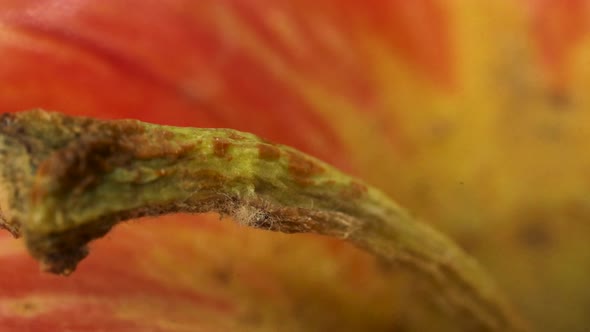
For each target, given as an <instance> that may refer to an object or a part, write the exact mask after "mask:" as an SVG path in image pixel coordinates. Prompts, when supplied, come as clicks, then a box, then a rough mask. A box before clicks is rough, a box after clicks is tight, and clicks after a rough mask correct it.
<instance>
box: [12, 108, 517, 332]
mask: <svg viewBox="0 0 590 332" xmlns="http://www.w3.org/2000/svg"><path fill="white" fill-rule="evenodd" d="M0 165H1V166H0V211H2V216H1V218H0V226H2V227H4V228H6V229H8V230H9V231H10V232H12V233H13V234H14V235H23V236H24V238H25V241H26V244H27V247H28V249H29V251H30V252H31V254H32V255H33V257H35V258H36V259H38V260H39V261H40V262H41V264H42V266H43V267H44V268H45V269H46V270H47V271H50V272H53V273H60V274H69V273H71V272H72V271H73V270H74V269H75V267H76V265H77V264H78V262H79V261H80V260H82V259H83V258H84V257H85V256H86V254H87V244H88V242H89V241H91V240H93V239H96V238H99V237H101V236H103V235H104V234H105V233H107V232H108V231H109V230H110V229H111V228H112V227H113V226H114V225H115V224H116V223H118V222H120V221H123V220H127V219H130V218H136V217H140V216H148V215H149V216H153V215H161V214H165V213H175V212H190V213H204V212H217V213H220V214H221V215H222V216H231V217H233V219H234V220H236V221H237V222H238V223H241V224H244V225H247V226H251V227H256V228H262V229H267V230H271V231H279V232H285V233H317V234H322V235H327V236H332V237H337V238H341V239H344V240H346V241H349V242H351V243H353V244H354V245H356V246H358V247H359V248H361V249H363V250H366V251H367V252H370V253H371V254H373V255H375V256H376V257H378V258H379V259H380V260H381V261H383V262H385V263H387V264H388V265H390V266H392V267H394V268H395V272H396V274H403V273H405V274H408V275H410V276H411V279H412V282H411V285H412V286H411V287H415V289H416V290H417V291H421V292H425V294H427V297H428V298H429V300H430V301H431V302H433V303H436V304H437V305H436V307H437V308H438V309H437V310H439V311H440V312H442V313H443V316H445V317H448V319H450V320H451V322H453V324H455V325H456V326H457V330H461V331H521V330H525V328H524V327H523V324H522V323H521V321H520V319H519V318H518V317H517V315H515V314H514V311H513V310H512V309H511V307H510V306H509V304H508V303H507V301H506V300H505V299H504V297H503V296H502V295H501V292H499V291H498V289H497V287H496V286H495V284H494V282H493V281H492V280H491V279H490V278H489V277H488V276H487V274H486V273H485V272H484V271H483V270H482V268H481V267H480V266H479V265H478V264H477V262H476V261H475V260H474V259H473V258H471V257H469V256H468V255H467V254H465V253H464V252H463V251H462V250H461V249H460V248H459V247H458V246H457V245H455V244H454V243H453V242H452V241H450V240H449V239H448V238H446V237H445V236H443V235H442V234H440V233H439V232H437V231H435V230H433V229H432V228H430V227H429V226H427V225H426V224H424V223H421V222H419V221H416V220H415V219H414V218H412V217H411V216H410V215H409V214H408V213H406V212H405V211H404V210H403V209H402V208H400V207H399V206H398V205H396V204H395V203H394V202H392V201H391V200H390V199H389V198H388V197H387V196H386V195H384V194H383V193H382V192H381V191H379V190H377V189H375V188H373V187H371V186H369V185H367V184H366V183H364V182H362V181H361V180H358V179H355V178H353V177H350V176H348V175H345V174H343V173H342V172H340V171H338V170H336V169H335V168H334V167H331V166H330V165H328V164H326V163H324V162H322V161H320V160H317V159H315V158H312V157H310V156H307V155H305V154H303V153H302V152H299V151H297V150H295V149H293V148H290V147H287V146H283V145H278V144H273V143H270V142H268V141H265V140H263V139H260V138H258V137H256V136H254V135H252V134H248V133H243V132H238V131H234V130H230V129H205V128H181V127H169V126H161V125H154V124H148V123H143V122H140V121H135V120H112V121H105V120H97V119H91V118H83V117H71V116H66V115H63V114H60V113H50V112H45V111H41V110H35V111H28V112H21V113H14V114H4V115H2V116H1V117H0ZM398 279H399V278H398ZM425 290H426V291H425Z"/></svg>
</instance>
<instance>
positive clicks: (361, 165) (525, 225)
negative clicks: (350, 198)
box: [0, 0, 590, 332]
mask: <svg viewBox="0 0 590 332" xmlns="http://www.w3.org/2000/svg"><path fill="white" fill-rule="evenodd" d="M589 22H590V1H588V0H566V1H562V0H518V1H510V0H499V1H484V0H476V1H472V0H454V1H444V0H418V1H403V0H391V1H378V0H370V1H356V0H281V1H277V0H227V1H213V0H203V1H198V2H196V1H189V0H171V1H138V0H123V1H114V0H107V1H97V0H84V1H75V0H59V1H58V0H53V1H46V2H38V1H32V0H20V1H19V0H4V1H2V2H0V54H1V57H0V112H15V111H21V110H26V109H31V108H36V107H42V108H44V109H49V110H58V111H61V112H65V113H68V114H77V115H88V116H94V117H100V118H137V119H141V120H144V121H151V122H157V123H162V124H171V125H183V126H202V127H230V128H235V129H239V130H244V131H249V132H253V133H255V134H258V135H261V136H263V137H266V138H268V139H270V140H273V141H277V142H280V143H284V144H288V145H292V146H295V147H297V148H299V149H302V150H303V151H305V152H307V153H310V154H312V155H314V156H317V157H319V158H321V159H323V160H325V161H327V162H329V163H332V164H334V165H336V166H337V167H339V168H341V169H343V170H345V171H347V172H350V173H352V174H355V175H358V176H360V177H362V178H363V179H365V180H367V181H368V182H370V183H372V184H374V185H375V186H377V187H379V188H381V189H383V190H384V191H385V192H387V193H388V194H390V195H391V196H392V197H393V198H394V199H396V200H397V201H398V202H400V203H401V204H402V205H403V206H405V207H407V208H408V209H409V210H411V211H412V213H413V214H415V215H416V216H418V217H419V218H421V219H423V220H425V221H427V222H430V223H432V224H433V225H434V226H435V227H436V228H438V229H440V230H442V231H444V232H445V233H447V234H448V235H450V236H451V237H453V238H454V239H455V240H456V241H457V242H458V243H459V244H461V245H462V246H463V247H464V248H465V249H466V250H467V251H469V253H471V254H473V255H474V256H475V257H476V258H478V259H479V261H480V262H481V263H482V264H483V265H484V266H486V268H487V269H488V270H489V271H490V273H491V274H492V275H493V276H494V277H496V279H497V280H498V281H499V283H500V285H501V286H502V287H503V288H504V289H506V290H507V293H508V294H509V295H510V296H511V297H512V300H514V302H515V303H516V304H517V305H518V307H519V309H521V311H522V312H523V313H524V314H525V316H526V317H527V318H528V319H529V320H530V321H531V322H532V323H533V325H534V326H535V327H536V328H537V330H539V331H583V330H584V329H585V328H587V326H589V325H590V318H589V317H588V315H587V304H588V303H590V291H589V290H588V289H589V288H588V287H586V282H587V280H586V279H587V276H588V275H590V256H589V254H588V253H590V241H588V236H587V234H589V231H590V229H589V228H590V225H589V224H588V222H587V220H588V219H589V218H590V204H588V203H587V197H588V189H587V188H589V187H590V183H589V182H590V178H588V176H587V173H588V168H587V165H590V154H589V153H588V152H587V149H586V142H587V141H588V140H589V139H590V115H589V112H588V110H589V109H590V96H589V95H588V93H587V86H590V65H589V64H588V61H587V59H588V58H590V23H589ZM189 221H190V222H189ZM160 233H165V234H167V237H162V236H155V235H154V234H156V235H159V234H160ZM187 234H190V236H189V235H187ZM195 239H199V241H201V242H202V243H207V244H209V245H211V246H212V247H216V246H217V245H219V246H220V248H219V250H213V249H212V248H211V247H209V246H206V245H199V244H196V241H195ZM230 239H236V241H238V243H240V244H241V245H243V246H244V247H239V246H237V245H235V246H234V245H232V243H233V242H232V241H233V240H230ZM244 241H245V242H244ZM285 243H286V244H287V245H288V247H286V244H285ZM275 247H281V248H288V249H284V250H283V251H280V250H278V251H274V250H271V249H269V248H275ZM246 249H247V250H246ZM297 252H305V253H308V255H309V257H313V260H309V259H307V260H306V259H303V258H302V257H301V256H298V255H296V253H297ZM195 257H199V259H198V260H197V259H195ZM244 261H245V262H248V264H249V265H248V267H244V266H243V264H244ZM284 262H296V263H293V264H285V263H284ZM220 266H221V267H223V268H220ZM227 266H231V267H236V266H237V267H238V268H237V269H238V271H239V273H238V272H235V271H234V270H232V271H234V272H230V273H229V275H230V276H231V278H229V279H230V281H231V282H229V284H228V283H227V282H225V283H224V282H223V281H220V280H219V279H223V280H227V279H228V277H227V276H226V275H227V274H228V272H227V271H226V272H225V273H222V272H219V270H220V269H221V270H223V269H224V268H227ZM240 269H243V270H240ZM330 269H333V270H330ZM300 271H307V272H306V273H305V276H304V277H302V276H301V273H300ZM334 271H338V273H335V272H334ZM340 274H342V275H345V276H348V278H345V281H342V282H341V283H335V284H334V285H332V283H333V281H334V279H339V278H340V277H338V276H339V275H340ZM0 275H1V276H2V278H0V327H1V326H7V328H8V330H9V331H41V332H43V331H55V330H60V329H61V330H66V329H72V330H84V331H103V330H109V331H135V330H136V331H146V330H149V331H187V330H190V331H192V330H193V328H194V327H199V328H201V329H202V330H203V331H238V330H239V331H242V330H256V331H267V330H268V331H273V330H276V328H277V326H281V327H282V328H283V330H284V331H285V330H289V331H290V330H293V331H296V330H304V331H312V330H318V331H322V330H326V329H328V330H329V329H339V330H342V331H344V330H347V329H348V330H350V331H354V330H355V329H356V330H371V331H388V330H391V329H392V327H393V328H394V327H395V326H397V327H398V328H400V329H401V328H408V329H409V327H407V326H404V322H403V318H400V317H398V316H397V315H395V314H394V313H395V312H397V311H396V308H399V305H400V303H404V299H403V296H402V295H401V294H403V289H399V287H397V286H398V285H391V284H386V283H385V280H386V279H385V276H384V275H383V273H382V272H381V271H380V270H379V269H378V268H377V267H376V265H375V263H374V262H373V261H372V259H371V258H370V257H368V256H366V255H363V254H362V253H359V252H358V251H356V250H355V249H353V248H350V247H348V246H346V245H342V244H339V243H336V242H333V241H328V240H325V239H322V238H318V237H295V238H292V237H285V236H281V235H277V234H267V233H265V232H255V231H249V230H245V229H242V228H236V227H232V226H230V225H229V224H228V223H224V222H222V223H218V222H217V221H213V220H212V219H211V217H203V218H199V217H187V216H171V217H166V218H162V219H156V220H151V221H147V222H146V221H142V222H141V223H137V224H136V223H133V225H130V226H127V225H125V226H121V227H118V228H117V229H116V230H115V232H114V233H113V234H112V235H109V236H107V238H105V239H103V240H101V241H97V242H96V244H95V245H93V252H92V254H91V255H90V257H89V258H88V259H87V260H86V261H84V262H83V263H82V264H81V266H80V268H79V270H78V271H77V272H76V273H75V274H74V275H73V276H71V277H69V278H61V277H55V276H51V275H46V274H41V273H39V272H38V269H37V267H36V265H35V262H33V261H32V260H31V259H30V258H28V256H27V254H26V252H25V250H24V249H23V247H22V244H21V242H20V241H15V240H13V239H11V238H10V237H9V236H8V235H7V234H4V235H0ZM220 275H221V276H222V277H219V276H220ZM223 276H225V277H223ZM216 278H217V279H216ZM300 279H303V281H302V280H300ZM330 281H332V283H331V282H330ZM367 284H370V285H374V286H371V287H369V288H370V290H369V291H365V288H366V287H367V286H366V285H367ZM313 285H316V286H313ZM317 285H323V286H326V289H323V288H321V287H318V286H317ZM329 286H333V287H329ZM306 287H307V288H306ZM359 288H362V289H363V292H361V294H359V292H358V289H359ZM318 292H320V293H321V292H325V293H322V294H324V296H322V297H321V298H322V299H323V301H325V302H322V303H324V304H326V305H328V304H329V305H332V306H335V307H337V308H339V309H338V310H335V309H334V310H332V309H331V310H328V311H329V313H328V314H327V313H326V310H325V308H323V309H321V308H316V307H313V308H315V309H317V310H311V309H308V310H300V309H297V308H300V306H301V305H302V304H301V303H314V301H316V302H317V293H318ZM382 294H388V296H384V295H382ZM371 299H372V300H371ZM253 303H254V304H253ZM261 303H262V305H260V304H261ZM369 304H370V305H369ZM308 305H309V304H308ZM383 308H386V309H383ZM296 309H297V310H296ZM369 309H370V310H369ZM311 312H314V313H315V314H314V313H311ZM345 313H354V314H346V315H345ZM338 315H340V316H342V317H344V316H346V317H352V318H350V319H347V320H341V321H338V319H337V318H336V317H339V316H338ZM371 322H374V323H371ZM248 324H249V325H248ZM363 324H365V325H363ZM366 324H369V325H366ZM371 324H373V325H371ZM362 326H364V327H365V328H362ZM367 326H369V327H370V328H366V327H367ZM400 326H401V327H400ZM394 329H395V328H394Z"/></svg>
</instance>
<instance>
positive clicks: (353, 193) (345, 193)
mask: <svg viewBox="0 0 590 332" xmlns="http://www.w3.org/2000/svg"><path fill="white" fill-rule="evenodd" d="M367 190H368V189H367V186H365V185H364V184H362V183H358V182H354V181H353V182H351V183H350V185H349V186H348V187H345V188H343V189H342V191H340V196H342V198H343V199H346V200H353V199H359V198H361V197H362V196H363V195H364V194H365V193H367Z"/></svg>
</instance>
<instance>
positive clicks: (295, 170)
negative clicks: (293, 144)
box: [289, 151, 324, 177]
mask: <svg viewBox="0 0 590 332" xmlns="http://www.w3.org/2000/svg"><path fill="white" fill-rule="evenodd" d="M289 172H291V174H293V175H294V176H297V177H310V176H313V175H318V174H321V173H323V172H324V168H323V167H322V166H320V165H318V163H317V162H316V161H314V160H311V159H309V158H307V157H304V156H303V155H301V154H300V153H297V152H292V151H290V152H289Z"/></svg>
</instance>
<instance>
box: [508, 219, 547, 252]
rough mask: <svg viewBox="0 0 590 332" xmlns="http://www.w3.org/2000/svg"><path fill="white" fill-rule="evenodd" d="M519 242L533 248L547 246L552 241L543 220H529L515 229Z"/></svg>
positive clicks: (537, 248)
mask: <svg viewBox="0 0 590 332" xmlns="http://www.w3.org/2000/svg"><path fill="white" fill-rule="evenodd" d="M517 237H518V240H519V242H520V243H522V244H523V245H525V246H526V247H529V248H530V249H533V250H540V249H545V248H548V247H549V246H550V245H551V244H552V243H553V235H552V234H551V230H550V229H549V227H548V226H547V225H546V224H545V223H544V222H538V221H535V222H529V223H526V224H524V225H522V226H521V227H520V229H519V230H518V231H517Z"/></svg>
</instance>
